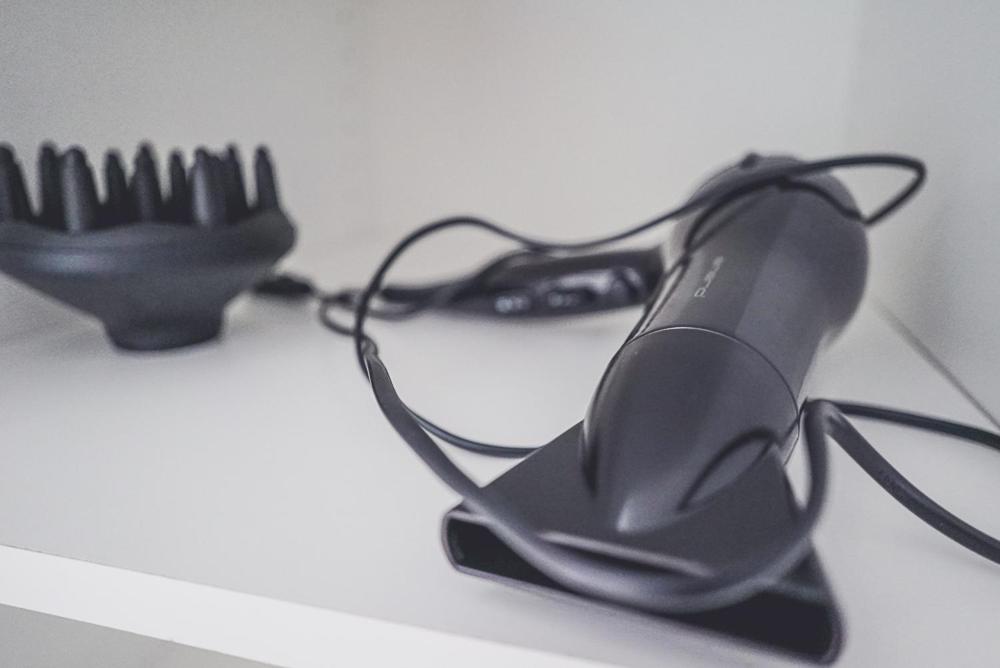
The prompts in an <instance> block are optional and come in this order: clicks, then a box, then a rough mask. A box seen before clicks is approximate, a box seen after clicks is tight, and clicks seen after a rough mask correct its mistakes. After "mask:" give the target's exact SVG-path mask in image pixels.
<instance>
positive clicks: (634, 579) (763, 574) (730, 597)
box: [321, 156, 1000, 613]
mask: <svg viewBox="0 0 1000 668" xmlns="http://www.w3.org/2000/svg"><path fill="white" fill-rule="evenodd" d="M870 165H888V166H896V167H904V168H907V169H910V170H911V171H912V172H913V173H914V177H913V179H912V180H911V181H910V183H909V184H908V185H907V186H906V187H905V188H904V189H902V190H901V191H900V192H899V193H898V194H897V195H896V196H894V197H893V198H892V199H890V200H889V201H888V202H887V203H886V204H884V205H882V206H881V207H880V208H878V209H877V210H876V211H875V212H874V213H872V214H870V215H869V216H868V217H866V218H862V222H863V223H864V224H866V225H873V224H875V223H876V222H878V221H879V220H881V219H883V218H884V217H885V216H887V215H889V214H890V213H891V212H892V211H894V210H895V209H896V208H898V207H899V206H901V205H902V204H903V203H905V202H906V200H907V199H909V198H910V197H911V196H912V195H913V194H914V193H915V192H916V191H917V189H918V188H919V187H920V185H921V184H922V182H923V180H924V177H925V172H924V168H923V165H922V163H920V162H919V161H916V160H913V159H911V158H905V157H902V156H849V157H845V158H834V159H831V160H823V161H817V162H813V163H799V164H795V165H792V166H785V167H781V168H778V169H771V170H769V171H767V172H766V173H765V174H761V175H759V176H758V177H755V178H751V179H748V180H747V181H744V182H742V183H740V184H739V185H737V186H735V187H733V188H730V189H728V190H723V191H721V192H720V191H710V193H708V194H704V195H702V196H696V197H694V198H692V199H691V200H689V201H688V202H687V203H686V204H684V205H682V206H680V207H678V208H676V209H674V210H672V211H669V212H667V213H665V214H662V215H661V216H658V217H657V218H654V219H653V220H651V221H648V222H646V223H642V224H640V225H638V226H635V227H633V228H630V229H628V230H625V231H624V232H620V233H617V234H614V235H610V236H607V237H603V238H600V239H595V240H592V241H585V242H572V243H556V242H550V241H542V240H538V239H534V238H532V237H529V236H525V235H520V234H517V233H514V232H511V231H509V230H506V229H504V228H502V227H500V226H498V225H496V224H494V223H491V222H489V221H485V220H482V219H479V218H474V217H458V218H449V219H444V220H440V221H437V222H434V223H431V224H428V225H425V226H423V227H421V228H419V229H417V230H416V231H414V232H413V233H411V234H409V235H407V236H406V237H404V239H403V240H402V241H400V242H399V243H398V244H397V245H396V246H395V247H394V248H393V249H392V250H391V251H390V253H389V254H388V255H387V256H386V258H385V259H384V260H383V261H382V263H381V264H380V265H379V267H378V269H377V270H376V272H375V274H374V276H373V277H372V279H371V280H370V281H369V283H368V286H367V287H366V288H365V290H364V291H363V292H362V293H361V295H360V297H358V298H357V300H356V301H355V300H354V298H353V297H352V298H351V299H350V300H346V299H344V298H343V297H340V298H338V299H339V301H338V300H337V299H330V298H329V296H328V297H327V298H326V299H323V298H321V303H322V304H323V305H324V308H321V318H322V319H324V322H325V323H326V319H327V318H328V311H327V309H326V308H325V305H326V304H327V303H335V304H337V305H340V306H345V307H346V306H350V307H353V309H354V311H355V324H354V327H353V331H352V332H351V333H352V335H353V337H354V341H355V352H356V354H357V357H358V360H359V362H360V363H361V365H362V367H363V369H364V370H365V372H366V374H367V375H368V378H369V381H370V382H371V385H372V389H373V392H374V393H375V397H376V400H377V401H378V404H379V406H380V408H381V409H382V411H383V413H384V414H385V416H386V418H387V419H388V420H389V422H390V423H391V424H392V425H393V427H394V428H395V429H396V431H397V432H398V433H399V434H400V436H401V437H402V438H403V439H404V440H405V441H406V442H407V443H408V444H409V445H410V447H411V448H412V449H413V450H414V451H415V452H416V454H417V455H418V456H420V457H421V459H423V460H424V462H425V463H427V465H428V466H429V467H430V468H431V469H432V470H433V471H434V472H435V473H436V474H437V475H438V476H439V477H440V478H441V479H442V480H443V481H444V482H445V483H446V484H448V485H449V486H451V487H452V489H454V490H455V491H456V492H457V493H458V494H460V495H461V496H462V498H463V499H464V501H465V503H466V505H468V507H469V508H470V509H471V510H473V512H476V513H477V514H479V515H481V516H482V517H483V518H485V519H486V520H487V521H489V522H490V525H491V529H492V530H493V531H494V532H495V533H496V534H497V536H498V537H500V538H501V540H503V541H504V542H505V543H506V544H507V545H508V546H509V547H510V548H511V549H512V550H514V551H515V552H517V553H518V554H519V555H520V556H521V557H523V558H524V559H525V560H526V561H527V562H529V563H531V564H532V565H533V566H535V567H536V568H538V569H539V570H540V571H541V572H542V573H544V574H546V575H548V576H549V577H551V578H552V579H554V580H555V581H557V582H559V583H561V584H563V585H564V586H566V587H569V588H571V589H573V590H576V591H578V592H581V593H584V594H589V595H591V596H596V597H599V598H603V599H607V600H611V601H615V602H618V603H622V604H625V605H630V606H633V607H638V608H643V609H647V610H652V611H656V612H667V613H683V612H694V611H699V610H706V609H714V608H718V607H721V606H724V605H727V604H731V603H734V602H736V601H739V600H743V599H745V598H747V597H748V596H750V595H752V594H754V593H756V592H758V591H760V590H761V589H763V588H765V587H767V586H768V585H770V584H771V583H772V582H773V581H774V580H776V579H778V578H780V577H782V576H783V575H784V574H785V573H787V572H788V571H789V570H791V569H792V568H793V567H794V566H795V565H797V564H798V563H799V561H800V560H801V558H802V557H803V555H804V554H805V551H806V550H807V549H808V541H809V535H810V532H811V530H812V527H813V526H814V524H815V521H816V519H817V517H818V515H819V511H820V509H821V507H822V503H823V499H824V496H825V491H826V484H827V462H826V452H827V437H828V436H833V438H834V439H835V440H836V441H837V442H838V443H839V444H840V445H841V447H843V448H844V450H845V451H846V452H847V453H848V454H849V455H850V456H851V457H852V458H853V459H854V460H855V461H856V462H857V463H858V464H859V465H860V466H861V467H862V468H863V469H864V470H865V471H866V472H867V473H868V474H869V475H870V476H871V477H872V478H874V479H875V480H876V481H877V482H878V483H879V484H880V485H881V486H882V487H883V488H884V489H885V490H886V491H888V492H889V493H890V494H891V495H892V496H893V497H895V498H896V499H897V500H898V501H900V502H901V503H902V504H903V505H904V506H905V507H906V508H908V509H909V510H910V511H911V512H913V513H914V514H916V515H917V516H918V517H920V518H921V519H923V520H924V521H925V522H927V523H928V524H930V525H931V526H932V527H934V528H935V529H937V530H938V531H940V532H942V533H943V534H945V535H946V536H948V537H949V538H952V539H953V540H955V541H956V542H958V543H960V544H961V545H963V546H965V547H967V548H968V549H970V550H972V551H974V552H976V553H977V554H980V555H982V556H983V557H985V558H987V559H990V560H992V561H994V562H997V563H1000V541H997V540H996V539H995V538H993V537H991V536H989V535H987V534H985V533H983V532H981V531H979V530H978V529H976V528H974V527H972V526H970V525H968V524H966V523H965V522H963V521H962V520H960V519H959V518H957V517H955V516H954V515H952V514H951V513H949V512H948V511H947V510H945V509H944V508H942V507H941V506H939V505H938V504H937V503H935V502H934V501H933V500H931V499H930V498H929V497H927V496H926V495H924V494H923V493H922V492H920V490H918V489H917V488H916V487H915V486H913V485H912V483H910V482H909V481H908V480H907V479H906V478H905V477H903V476H902V474H900V473H899V471H897V470H896V469H895V468H893V467H892V465H891V464H889V463H888V462H887V461H886V460H885V459H884V458H883V457H882V456H881V455H879V454H878V452H877V451H876V450H875V448H874V447H873V446H872V445H871V444H870V443H869V442H868V441H867V440H865V439H864V437H863V436H862V435H861V434H860V433H859V432H858V431H857V430H856V429H855V428H854V427H853V425H851V423H850V422H849V421H848V419H847V417H846V415H853V416H855V417H861V418H870V419H878V420H883V421H887V422H891V423H894V424H899V425H903V426H907V427H912V428H918V429H923V430H927V431H931V432H936V433H941V434H946V435H950V436H954V437H959V438H963V439H966V440H969V441H973V442H976V443H980V444H983V445H987V446H989V447H992V448H994V449H998V450H1000V435H998V434H995V433H992V432H988V431H985V430H982V429H978V428H975V427H971V426H968V425H962V424H959V423H955V422H951V421H948V420H942V419H939V418H933V417H929V416H923V415H917V414H913V413H908V412H904V411H898V410H894V409H889V408H884V407H879V406H871V405H866V404H856V403H848V402H832V401H828V400H809V401H806V402H805V403H804V404H803V407H802V419H803V422H804V425H805V429H804V440H805V444H806V450H807V453H808V463H809V471H810V485H809V495H808V498H807V500H806V502H805V504H804V506H803V507H802V508H801V509H800V510H801V512H800V513H799V514H798V517H797V518H796V523H795V525H794V528H793V530H792V531H791V532H790V534H788V535H787V536H786V537H785V539H784V540H782V541H781V542H780V543H777V544H773V545H768V546H766V547H765V548H764V549H762V550H760V551H758V552H757V553H756V554H755V555H750V556H748V557H747V558H746V559H744V560H743V561H741V562H739V563H738V564H737V565H735V566H733V567H731V568H729V569H726V570H725V571H720V572H714V573H704V572H702V573H683V574H678V573H667V572H662V571H657V570H655V569H630V568H622V567H620V566H614V565H611V564H610V563H608V562H606V561H602V560H600V559H597V558H593V557H588V556H585V555H583V554H581V553H579V552H576V551H573V550H571V549H568V548H564V547H560V546H557V545H554V544H552V543H549V542H548V541H546V540H545V539H543V538H541V537H540V536H539V535H538V533H537V532H536V531H535V530H534V528H533V527H532V526H530V524H529V523H528V522H526V521H525V520H524V519H523V518H522V517H520V515H519V514H518V513H517V511H516V510H514V509H513V508H512V507H511V506H509V505H508V504H506V503H505V502H504V500H503V499H502V498H499V497H497V496H496V495H495V494H494V493H493V492H491V490H490V489H489V488H481V487H479V486H478V485H477V484H476V483H475V482H473V481H472V480H471V479H470V478H469V477H468V476H466V475H465V473H463V472H462V471H461V469H459V468H458V467H457V466H455V464H454V463H453V462H452V461H451V460H450V459H449V457H448V456H447V455H446V454H445V452H444V451H443V450H442V449H441V447H440V446H439V445H438V444H437V443H436V442H435V441H434V439H433V438H431V435H434V436H437V437H438V438H440V439H441V440H444V441H447V442H450V443H453V444H455V445H458V446H459V447H463V448H465V449H469V450H472V451H475V452H481V453H483V454H491V455H501V456H523V455H525V454H528V453H530V452H531V451H532V450H533V449H532V448H524V447H519V448H516V447H512V446H499V445H494V444H489V443H482V442H478V441H474V440H471V439H467V438H464V437H462V436H459V435H457V434H453V433H451V432H448V431H447V430H444V429H443V428H441V427H439V426H438V425H436V424H434V423H433V422H431V421H429V420H427V419H425V418H423V417H421V416H420V415H418V414H417V413H416V412H414V411H413V410H412V409H410V408H409V407H408V406H407V405H406V404H405V403H404V402H403V401H402V399H401V398H400V397H399V395H398V394H397V393H396V390H395V388H394V387H393V385H392V381H391V378H390V377H389V374H388V371H387V370H386V368H385V366H384V364H383V362H382V361H381V359H380V357H379V353H378V349H377V347H376V345H375V342H374V341H373V340H372V339H371V337H369V336H368V335H367V333H366V332H365V328H364V325H365V322H366V319H367V318H368V317H369V316H378V315H379V314H380V311H379V310H378V309H376V310H375V311H373V308H372V301H373V299H374V298H375V297H376V295H379V294H381V288H382V284H383V281H384V279H385V276H386V274H387V273H388V271H389V269H390V268H391V267H392V266H393V264H394V263H395V262H396V261H397V260H398V259H399V257H401V255H402V254H403V253H404V252H405V250H406V249H407V248H409V247H410V246H412V245H413V244H414V243H416V242H417V241H418V240H420V239H422V238H424V237H426V236H428V235H430V234H433V233H436V232H438V231H441V230H444V229H447V228H450V227H457V226H471V227H477V228H480V229H484V230H487V231H490V232H492V233H494V234H497V235H499V236H501V237H504V238H507V239H510V240H512V241H515V242H517V243H519V244H521V246H522V247H523V248H524V249H525V250H526V251H528V252H554V251H573V250H584V249H588V248H593V247H595V246H599V245H604V244H610V243H615V242H618V241H621V240H624V239H627V238H629V237H631V236H634V235H637V234H641V233H642V232H645V231H647V230H649V229H652V228H653V227H655V226H657V225H660V224H662V223H665V222H668V221H671V220H675V219H677V218H679V217H681V216H683V215H686V214H688V213H693V212H695V211H697V212H698V216H697V218H696V219H695V220H694V222H693V225H692V226H691V229H690V230H689V232H688V235H687V238H686V239H685V250H684V253H683V254H682V257H681V258H680V259H678V260H677V261H676V262H675V263H674V264H673V265H672V266H671V267H670V268H669V269H668V270H667V271H666V272H665V275H664V280H669V278H670V277H671V276H672V275H673V273H674V272H675V271H676V270H677V269H678V268H679V267H684V266H686V264H687V262H688V261H689V260H690V257H691V255H692V253H694V252H695V251H696V250H697V249H698V248H700V247H701V246H702V245H703V244H704V243H706V242H707V241H708V239H709V238H711V237H712V236H714V234H716V233H717V232H719V231H720V230H721V229H722V228H724V227H725V226H726V225H727V224H728V222H729V221H724V222H723V223H721V224H720V225H718V226H716V227H715V228H713V229H710V230H708V231H707V232H705V233H704V234H703V235H701V236H700V237H699V236H698V233H699V232H700V228H701V226H702V224H703V223H704V222H705V221H707V220H708V219H709V218H711V217H712V215H713V214H714V213H715V212H717V211H718V210H719V209H721V208H722V207H724V206H726V205H728V204H729V203H731V202H733V201H735V200H736V199H739V198H740V197H743V196H745V195H749V194H751V193H753V192H755V191H757V190H760V189H762V188H765V187H769V186H779V187H780V186H782V185H785V186H787V185H790V184H789V181H788V179H790V178H793V177H795V176H804V175H807V174H812V173H816V172H820V171H827V170H829V169H835V168H838V167H857V166H870ZM791 185H794V184H791ZM855 217H860V214H858V215H857V216H855ZM453 294H454V293H453ZM420 310H422V309H421V308H420V307H419V306H417V307H415V308H414V309H413V310H412V311H411V312H410V313H416V312H419V311H420ZM331 322H333V321H331ZM328 326H331V325H329V324H328ZM331 328H332V329H334V330H335V331H338V332H340V333H345V331H346V330H347V328H346V326H344V325H341V324H339V323H336V324H335V326H331ZM778 440H779V439H777V438H775V437H773V435H772V439H771V442H772V445H771V447H769V448H767V449H766V450H765V451H764V454H763V455H762V458H765V457H780V455H779V454H778V450H777V448H776V447H775V444H776V443H777V441H778Z"/></svg>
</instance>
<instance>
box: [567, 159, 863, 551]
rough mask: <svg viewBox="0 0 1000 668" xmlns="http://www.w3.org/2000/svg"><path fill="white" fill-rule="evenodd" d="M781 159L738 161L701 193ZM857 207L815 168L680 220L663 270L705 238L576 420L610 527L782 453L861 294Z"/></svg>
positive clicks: (687, 501) (655, 522) (687, 500)
mask: <svg viewBox="0 0 1000 668" xmlns="http://www.w3.org/2000/svg"><path fill="white" fill-rule="evenodd" d="M789 161H791V159H788V158H768V159H761V160H758V161H755V162H753V163H752V164H748V163H747V162H744V163H743V164H742V165H741V166H739V167H734V168H731V169H729V170H726V171H725V172H723V173H721V174H720V175H718V176H717V177H715V178H714V179H713V180H711V181H709V182H708V183H707V184H706V185H705V186H703V189H702V190H704V189H706V188H714V187H718V186H720V185H731V183H732V181H734V180H736V179H739V178H741V177H743V176H744V175H745V174H747V173H753V171H754V170H759V169H766V168H767V167H769V166H772V165H775V164H779V165H780V164H786V163H787V162H789ZM853 208H854V204H853V201H851V198H850V195H849V194H848V193H847V191H846V190H845V189H844V188H843V186H842V185H841V184H840V183H839V182H838V181H837V180H835V179H834V178H833V177H831V176H827V175H822V176H817V177H810V178H808V179H801V180H798V181H791V182H788V183H786V184H784V185H782V186H781V187H778V186H775V187H771V188H768V189H765V190H762V191H759V192H757V193H754V194H753V195H749V196H745V197H743V198H740V199H737V200H734V201H733V202H731V203H730V204H728V205H726V206H725V207H723V208H722V209H720V210H718V211H716V212H715V213H714V214H712V215H711V216H709V217H708V218H705V219H704V220H701V221H700V222H699V219H698V218H697V217H692V218H689V219H687V220H686V221H684V222H683V223H682V224H681V225H679V226H678V229H677V230H676V233H675V235H674V237H673V238H672V240H671V242H670V244H669V245H668V247H667V249H666V252H667V255H668V262H667V264H668V266H669V265H670V263H671V256H673V257H679V256H680V255H681V254H682V253H683V251H684V249H685V248H686V247H688V245H689V244H691V243H692V242H693V241H694V240H702V241H703V242H704V243H703V245H700V246H699V247H698V249H697V250H695V251H694V253H693V254H692V255H691V256H690V257H689V258H688V260H687V261H686V262H685V263H684V265H683V266H681V267H679V269H678V271H676V272H675V273H674V274H673V275H671V276H668V277H666V279H665V280H664V282H663V284H662V285H661V287H660V289H659V292H658V294H657V296H656V298H655V299H654V300H653V301H652V302H651V305H650V307H649V309H648V311H647V313H646V314H645V316H644V317H643V319H642V321H641V322H640V323H639V325H638V326H637V327H636V329H635V330H634V331H633V333H632V334H631V336H630V337H629V339H628V341H627V342H626V343H625V345H624V346H622V348H621V349H620V350H619V352H618V353H617V355H616V356H615V359H614V360H613V361H612V362H611V364H610V365H609V366H608V369H607V370H606V372H605V374H604V377H603V379H602V381H601V383H600V386H599V387H598V390H597V393H596V395H595V397H594V399H593V401H592V404H591V406H590V409H589V411H588V413H587V417H586V419H585V422H584V432H583V437H582V444H581V446H582V448H583V455H584V457H583V459H584V463H585V469H586V471H587V477H588V480H589V481H590V484H591V486H592V488H593V492H594V494H595V495H596V496H597V497H599V498H600V499H601V501H602V502H601V503H599V504H598V505H599V506H600V507H602V508H603V509H605V512H607V513H610V516H609V517H606V518H605V521H607V522H609V523H610V524H611V525H612V526H614V527H615V528H616V529H617V530H618V531H622V532H643V531H649V530H653V529H655V528H657V527H660V526H664V525H666V524H668V523H670V522H672V521H673V520H674V519H675V518H676V516H677V515H678V513H680V512H682V511H684V510H685V509H686V508H687V507H689V506H690V505H691V504H694V503H697V502H698V501H699V500H702V499H704V498H707V497H708V496H710V495H712V494H713V493H715V492H717V491H719V490H721V489H723V488H724V487H725V486H726V485H728V484H729V483H731V482H732V481H734V480H735V479H736V478H737V477H739V475H740V474H741V473H742V472H743V471H745V470H746V469H747V467H748V466H749V465H750V464H751V463H752V462H753V461H755V460H756V458H757V457H758V456H759V455H760V453H761V451H762V449H764V448H766V447H767V446H768V445H769V444H770V443H777V445H779V446H780V447H781V448H782V449H783V451H784V453H785V455H786V456H787V454H788V453H789V452H790V450H791V446H792V445H793V443H794V440H795V439H794V436H795V434H796V429H795V427H796V423H797V414H798V408H799V404H800V399H801V394H802V391H803V384H804V382H805V379H806V375H807V372H808V370H809V368H810V366H811V365H812V362H813V360H814V358H815V356H816V354H817V352H818V351H819V350H820V349H821V348H822V347H823V345H824V344H825V343H826V342H827V341H828V340H829V339H830V338H832V337H833V336H834V335H835V334H836V333H837V332H839V330H840V329H841V328H842V327H843V326H844V325H845V324H846V323H847V321H848V320H849V319H850V317H851V315H852V314H853V313H854V311H855V310H856V308H857V306H858V303H859V302H860V299H861V296H862V293H863V289H864V282H865V277H866V273H867V242H866V238H865V231H864V228H863V226H862V224H861V222H860V221H859V220H858V219H857V217H855V216H852V215H850V211H851V210H852V209H853ZM703 235H708V236H707V237H706V236H703ZM610 451H614V454H613V456H612V455H610V454H609V452H610Z"/></svg>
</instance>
